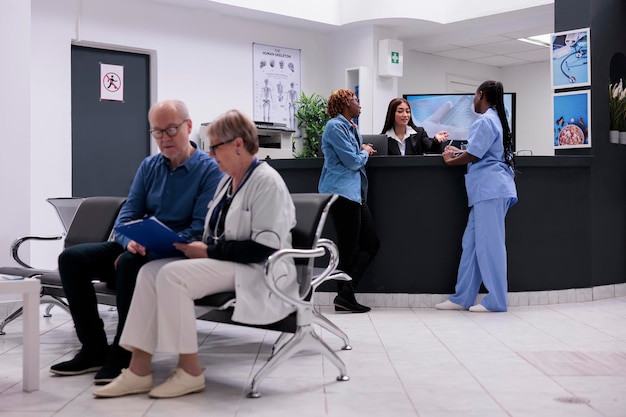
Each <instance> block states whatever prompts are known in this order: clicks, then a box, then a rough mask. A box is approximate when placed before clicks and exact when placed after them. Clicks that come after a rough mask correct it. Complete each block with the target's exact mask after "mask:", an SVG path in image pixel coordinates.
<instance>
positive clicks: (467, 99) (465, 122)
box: [403, 93, 515, 150]
mask: <svg viewBox="0 0 626 417" xmlns="http://www.w3.org/2000/svg"><path fill="white" fill-rule="evenodd" d="M403 97H404V98H405V99H406V100H407V101H408V102H409V105H410V106H411V115H412V116H413V122H415V124H416V125H417V126H422V127H423V128H424V129H426V132H427V133H428V136H430V137H433V136H434V135H435V134H436V133H437V132H439V131H441V130H446V131H447V132H448V133H449V134H450V139H451V140H454V141H461V142H462V141H466V140H467V135H468V132H469V127H470V125H471V124H472V123H473V122H474V120H476V119H477V118H478V115H476V114H475V113H474V112H473V111H472V102H473V99H474V94H404V95H403ZM504 108H505V110H506V114H507V120H508V122H509V126H510V128H511V133H512V134H513V149H514V150H515V93H504ZM455 145H457V144H455Z"/></svg>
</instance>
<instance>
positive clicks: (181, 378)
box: [148, 368, 205, 398]
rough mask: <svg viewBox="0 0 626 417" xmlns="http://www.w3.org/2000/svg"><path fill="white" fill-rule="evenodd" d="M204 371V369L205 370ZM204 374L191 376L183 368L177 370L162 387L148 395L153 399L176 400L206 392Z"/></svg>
mask: <svg viewBox="0 0 626 417" xmlns="http://www.w3.org/2000/svg"><path fill="white" fill-rule="evenodd" d="M203 371H204V369H203ZM204 387H205V382H204V373H202V374H200V375H198V376H192V375H189V374H188V373H187V372H185V371H184V370H183V369H181V368H176V369H175V370H174V372H172V375H170V377H169V378H168V379H167V381H165V382H164V383H162V384H161V385H159V386H157V387H154V389H152V391H150V392H149V393H148V395H149V396H151V397H152V398H174V397H180V396H182V395H187V394H191V393H194V392H201V391H203V390H204Z"/></svg>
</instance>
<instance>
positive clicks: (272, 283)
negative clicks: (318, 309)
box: [264, 247, 332, 309]
mask: <svg viewBox="0 0 626 417" xmlns="http://www.w3.org/2000/svg"><path fill="white" fill-rule="evenodd" d="M324 254H326V249H325V248H324V247H317V248H314V249H280V250H278V251H276V252H274V253H273V254H272V255H270V256H269V257H268V258H267V261H266V262H265V268H264V279H265V283H266V284H267V286H268V287H269V288H270V290H271V291H272V293H273V294H275V295H276V296H277V297H278V298H280V299H281V300H283V301H285V302H286V303H288V304H290V305H293V306H294V307H296V309H300V308H302V307H307V306H308V305H309V304H310V303H309V302H307V301H305V300H304V299H302V298H293V297H291V296H290V295H289V294H286V293H285V292H283V290H281V289H280V288H279V287H278V285H276V278H278V277H275V276H274V267H275V266H276V265H278V264H279V263H280V261H282V260H283V259H285V258H291V259H296V258H309V259H311V258H319V257H321V256H324ZM311 268H312V266H311ZM327 270H328V268H326V269H325V270H324V272H323V273H322V274H320V275H324V274H329V273H330V271H327ZM331 271H332V270H331ZM309 285H310V284H309ZM301 293H302V291H301Z"/></svg>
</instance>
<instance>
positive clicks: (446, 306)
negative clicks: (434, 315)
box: [435, 300, 467, 310]
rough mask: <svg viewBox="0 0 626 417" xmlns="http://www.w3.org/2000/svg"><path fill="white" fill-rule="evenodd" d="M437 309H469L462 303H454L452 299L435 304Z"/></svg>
mask: <svg viewBox="0 0 626 417" xmlns="http://www.w3.org/2000/svg"><path fill="white" fill-rule="evenodd" d="M435 308H436V309H437V310H467V309H466V308H465V307H463V306H462V305H461V304H457V303H453V302H452V301H450V300H446V301H444V302H443V303H439V304H435Z"/></svg>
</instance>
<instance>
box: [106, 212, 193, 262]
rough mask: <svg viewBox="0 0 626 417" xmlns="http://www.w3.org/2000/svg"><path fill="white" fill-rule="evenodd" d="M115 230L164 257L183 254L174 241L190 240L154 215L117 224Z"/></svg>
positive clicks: (186, 241)
mask: <svg viewBox="0 0 626 417" xmlns="http://www.w3.org/2000/svg"><path fill="white" fill-rule="evenodd" d="M115 232H116V233H119V234H121V235H124V236H126V237H128V238H129V239H132V240H134V241H135V242H137V243H139V244H140V245H142V246H145V247H146V249H148V250H150V251H153V252H155V253H157V254H158V255H160V256H162V257H173V256H182V253H181V252H180V251H178V250H176V248H175V247H174V246H173V243H174V242H182V243H188V242H189V241H188V240H187V239H185V238H184V237H182V236H181V235H179V234H178V233H176V232H175V231H173V230H172V229H170V228H169V227H167V226H166V225H165V224H163V223H161V222H160V221H159V219H157V218H156V217H154V216H152V217H148V218H145V219H140V220H133V221H130V222H128V223H124V224H120V225H118V226H115Z"/></svg>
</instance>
